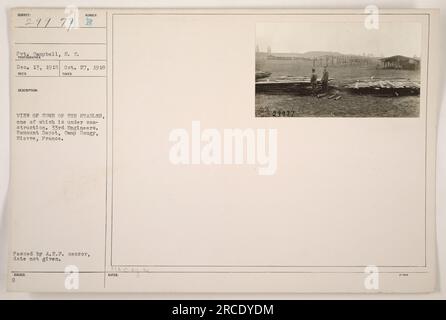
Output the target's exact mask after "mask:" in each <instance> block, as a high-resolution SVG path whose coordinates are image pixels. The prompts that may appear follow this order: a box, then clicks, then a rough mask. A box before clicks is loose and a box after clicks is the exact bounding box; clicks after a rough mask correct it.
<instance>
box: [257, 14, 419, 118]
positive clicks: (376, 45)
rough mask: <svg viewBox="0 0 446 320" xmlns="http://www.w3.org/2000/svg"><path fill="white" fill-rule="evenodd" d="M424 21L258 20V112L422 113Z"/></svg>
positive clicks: (334, 114)
mask: <svg viewBox="0 0 446 320" xmlns="http://www.w3.org/2000/svg"><path fill="white" fill-rule="evenodd" d="M420 69H421V24H419V23H415V22H414V23H412V22H404V23H402V22H382V23H380V24H379V26H378V28H377V29H375V28H371V29H368V28H366V26H365V25H364V23H360V22H346V23H342V22H327V23H314V22H312V23H307V22H305V23H296V22H285V23H259V24H257V25H256V73H255V81H256V82H255V84H256V85H255V115H256V117H418V116H419V113H420V85H421V83H420Z"/></svg>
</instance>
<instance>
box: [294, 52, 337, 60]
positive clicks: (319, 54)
mask: <svg viewBox="0 0 446 320" xmlns="http://www.w3.org/2000/svg"><path fill="white" fill-rule="evenodd" d="M343 55H344V54H342V53H339V52H335V51H308V52H305V53H302V54H301V56H302V57H305V58H312V57H316V58H317V57H323V56H335V57H336V56H343Z"/></svg>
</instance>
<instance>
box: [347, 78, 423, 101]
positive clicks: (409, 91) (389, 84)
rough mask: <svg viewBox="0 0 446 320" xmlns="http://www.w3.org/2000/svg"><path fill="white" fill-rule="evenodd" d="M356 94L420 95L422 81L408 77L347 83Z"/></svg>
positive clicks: (349, 89) (348, 88) (349, 88)
mask: <svg viewBox="0 0 446 320" xmlns="http://www.w3.org/2000/svg"><path fill="white" fill-rule="evenodd" d="M345 88H346V89H347V90H348V91H350V92H351V93H354V94H370V95H382V96H395V97H398V96H417V95H420V83H419V82H416V81H411V80H408V79H389V80H357V81H356V82H353V83H350V84H347V85H345Z"/></svg>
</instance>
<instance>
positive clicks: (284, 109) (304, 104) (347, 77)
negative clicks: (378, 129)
mask: <svg viewBox="0 0 446 320" xmlns="http://www.w3.org/2000/svg"><path fill="white" fill-rule="evenodd" d="M256 67H257V68H258V69H260V70H262V71H267V72H271V76H270V77H271V78H276V77H280V76H285V75H290V76H309V75H310V74H311V68H312V62H311V61H302V60H263V61H259V62H257V64H256ZM315 69H316V73H317V74H318V76H319V77H320V75H321V74H322V69H323V67H322V66H316V67H315ZM328 71H329V74H330V78H334V80H333V82H331V84H333V85H334V86H335V87H337V88H339V89H340V90H336V89H335V90H332V91H331V92H330V94H334V93H337V94H338V95H340V96H341V98H340V99H338V100H333V99H328V95H327V96H325V97H323V98H317V97H313V96H296V95H290V94H266V93H256V99H255V101H256V110H255V114H256V116H257V117H274V116H289V117H418V116H419V109H420V97H419V96H400V97H379V96H372V95H355V94H351V93H349V92H347V91H344V90H342V86H343V85H345V84H346V83H351V82H354V81H356V80H364V79H370V78H371V77H373V78H374V79H392V78H405V79H410V80H416V81H418V80H419V79H420V72H419V70H418V71H411V70H389V69H387V70H386V69H381V68H377V66H376V64H375V63H370V64H369V65H330V64H329V65H328ZM330 94H329V95H330Z"/></svg>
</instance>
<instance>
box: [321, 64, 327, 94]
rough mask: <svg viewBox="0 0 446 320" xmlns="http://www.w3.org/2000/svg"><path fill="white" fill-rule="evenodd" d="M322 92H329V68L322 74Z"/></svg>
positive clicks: (325, 68)
mask: <svg viewBox="0 0 446 320" xmlns="http://www.w3.org/2000/svg"><path fill="white" fill-rule="evenodd" d="M321 82H322V91H324V92H326V91H327V90H328V71H327V67H326V66H325V67H324V72H323V73H322V79H321Z"/></svg>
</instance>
